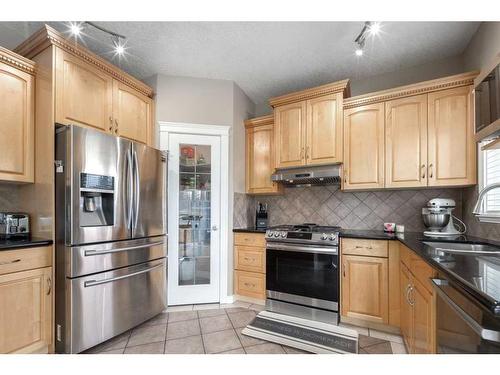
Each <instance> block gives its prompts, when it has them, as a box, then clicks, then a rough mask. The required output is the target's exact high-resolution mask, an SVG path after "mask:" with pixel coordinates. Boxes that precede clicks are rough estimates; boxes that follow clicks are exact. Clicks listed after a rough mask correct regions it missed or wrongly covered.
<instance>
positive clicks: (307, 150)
mask: <svg viewBox="0 0 500 375" xmlns="http://www.w3.org/2000/svg"><path fill="white" fill-rule="evenodd" d="M307 159H309V146H307V147H306V160H307Z"/></svg>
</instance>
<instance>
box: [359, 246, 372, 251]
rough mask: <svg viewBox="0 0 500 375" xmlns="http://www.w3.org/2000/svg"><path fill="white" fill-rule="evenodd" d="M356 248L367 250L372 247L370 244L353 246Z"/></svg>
mask: <svg viewBox="0 0 500 375" xmlns="http://www.w3.org/2000/svg"><path fill="white" fill-rule="evenodd" d="M355 248H356V249H368V250H373V247H371V246H355Z"/></svg>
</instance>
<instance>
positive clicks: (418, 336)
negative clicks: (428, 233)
mask: <svg viewBox="0 0 500 375" xmlns="http://www.w3.org/2000/svg"><path fill="white" fill-rule="evenodd" d="M408 251H410V250H408V249H406V248H405V247H403V252H408ZM408 260H410V262H411V263H410V267H411V268H408V264H405V262H406V263H407V261H408ZM420 262H423V260H421V259H419V258H418V257H417V256H416V255H410V257H408V256H403V257H402V258H401V265H400V285H401V295H400V299H401V333H402V335H403V339H404V342H405V344H406V347H407V349H408V352H409V353H416V354H431V353H435V352H436V339H435V337H436V324H435V316H436V303H435V295H434V293H433V292H432V290H430V288H429V287H428V286H427V285H426V284H427V283H428V277H432V275H433V274H434V273H435V272H434V271H433V269H432V268H431V267H430V266H428V265H427V264H425V266H424V265H421V264H420ZM412 265H413V266H414V267H412ZM424 267H428V268H430V270H429V271H427V272H415V273H413V269H414V268H415V269H417V270H418V269H419V268H420V269H422V268H424ZM424 275H427V276H428V277H427V276H425V277H424Z"/></svg>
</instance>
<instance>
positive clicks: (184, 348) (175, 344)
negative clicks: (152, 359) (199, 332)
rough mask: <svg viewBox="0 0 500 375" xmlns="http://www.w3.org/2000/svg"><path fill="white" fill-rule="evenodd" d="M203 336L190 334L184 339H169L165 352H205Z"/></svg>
mask: <svg viewBox="0 0 500 375" xmlns="http://www.w3.org/2000/svg"><path fill="white" fill-rule="evenodd" d="M204 353H205V350H204V349H203V341H202V339H201V336H190V337H184V338H182V339H175V340H167V341H166V342H165V354H204Z"/></svg>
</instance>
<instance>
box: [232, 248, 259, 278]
mask: <svg viewBox="0 0 500 375" xmlns="http://www.w3.org/2000/svg"><path fill="white" fill-rule="evenodd" d="M234 249H235V252H234V260H235V261H234V265H235V267H234V268H235V269H237V270H240V271H250V272H260V273H265V272H266V251H265V249H263V248H259V247H253V246H235V247H234Z"/></svg>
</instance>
